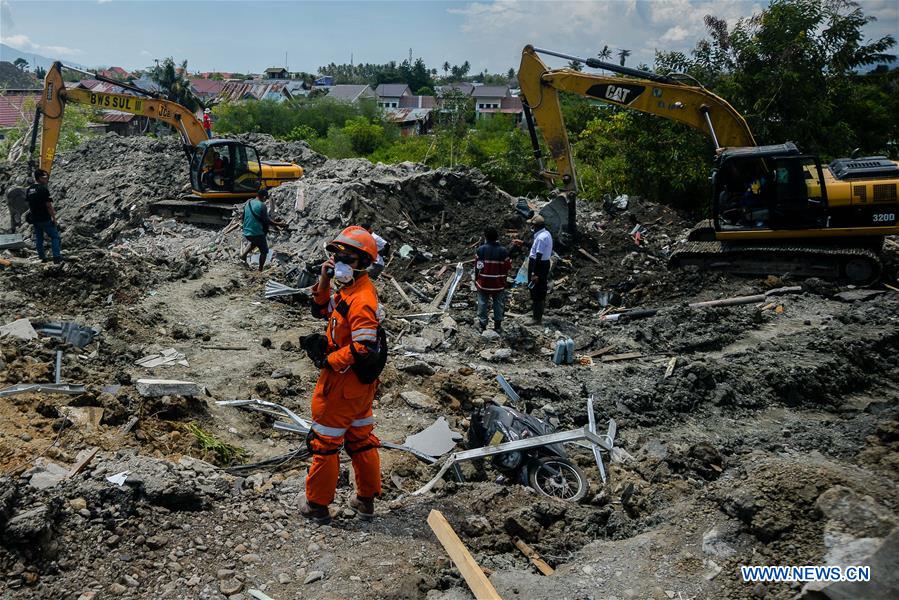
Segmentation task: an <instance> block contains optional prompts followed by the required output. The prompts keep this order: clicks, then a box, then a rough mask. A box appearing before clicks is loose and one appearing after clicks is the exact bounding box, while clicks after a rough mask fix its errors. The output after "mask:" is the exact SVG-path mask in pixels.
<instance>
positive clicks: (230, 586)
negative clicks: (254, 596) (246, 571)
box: [219, 577, 243, 596]
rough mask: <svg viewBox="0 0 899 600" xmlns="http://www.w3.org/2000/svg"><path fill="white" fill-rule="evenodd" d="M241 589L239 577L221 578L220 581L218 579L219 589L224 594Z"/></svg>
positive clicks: (241, 583)
mask: <svg viewBox="0 0 899 600" xmlns="http://www.w3.org/2000/svg"><path fill="white" fill-rule="evenodd" d="M242 589H243V582H242V581H240V580H239V579H234V578H233V577H232V578H230V579H222V580H221V581H219V591H220V592H221V593H223V594H224V595H226V596H231V595H232V594H237V593H238V592H240V590H242Z"/></svg>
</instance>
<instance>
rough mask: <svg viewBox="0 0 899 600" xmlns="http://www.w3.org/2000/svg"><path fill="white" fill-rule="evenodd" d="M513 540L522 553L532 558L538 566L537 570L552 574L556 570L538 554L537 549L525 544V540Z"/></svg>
mask: <svg viewBox="0 0 899 600" xmlns="http://www.w3.org/2000/svg"><path fill="white" fill-rule="evenodd" d="M512 541H513V542H514V543H515V547H516V548H518V549H519V550H521V553H522V554H524V555H525V556H527V557H528V558H529V559H531V562H532V563H534V566H535V567H537V570H539V571H540V572H541V573H543V574H544V575H552V574H553V573H555V572H556V570H555V569H553V568H552V567H551V566H549V565H548V564H546V561H544V560H543V559H542V558H540V555H539V554H537V551H536V550H534V549H533V548H531V547H530V546H528V545H527V544H525V543H524V540H522V539H520V538H515V539H513V540H512Z"/></svg>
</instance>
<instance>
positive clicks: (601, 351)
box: [587, 346, 615, 358]
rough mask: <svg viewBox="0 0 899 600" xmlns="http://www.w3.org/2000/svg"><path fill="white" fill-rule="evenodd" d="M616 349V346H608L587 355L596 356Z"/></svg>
mask: <svg viewBox="0 0 899 600" xmlns="http://www.w3.org/2000/svg"><path fill="white" fill-rule="evenodd" d="M614 349H615V346H606V347H605V348H600V349H599V350H596V351H595V352H591V353H590V354H588V355H587V356H589V357H590V358H596V357H598V356H602V355H603V354H608V353H609V352H611V351H612V350H614Z"/></svg>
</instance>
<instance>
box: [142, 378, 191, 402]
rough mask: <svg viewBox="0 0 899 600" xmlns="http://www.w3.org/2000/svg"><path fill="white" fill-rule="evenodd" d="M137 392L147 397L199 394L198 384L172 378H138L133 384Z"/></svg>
mask: <svg viewBox="0 0 899 600" xmlns="http://www.w3.org/2000/svg"><path fill="white" fill-rule="evenodd" d="M135 388H136V389H137V393H138V394H140V395H141V396H145V397H149V398H158V397H160V396H199V395H201V394H202V390H201V389H200V386H199V385H197V384H196V383H194V382H192V381H177V380H174V379H138V380H137V383H136V384H135Z"/></svg>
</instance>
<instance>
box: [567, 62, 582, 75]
mask: <svg viewBox="0 0 899 600" xmlns="http://www.w3.org/2000/svg"><path fill="white" fill-rule="evenodd" d="M565 66H567V67H568V68H569V69H571V70H572V71H577V72H578V73H580V72H581V71H583V70H584V65H582V64H581V61H579V60H569V61H568V64H567V65H565Z"/></svg>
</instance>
